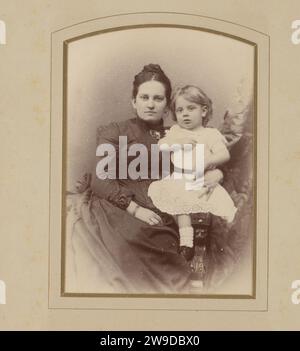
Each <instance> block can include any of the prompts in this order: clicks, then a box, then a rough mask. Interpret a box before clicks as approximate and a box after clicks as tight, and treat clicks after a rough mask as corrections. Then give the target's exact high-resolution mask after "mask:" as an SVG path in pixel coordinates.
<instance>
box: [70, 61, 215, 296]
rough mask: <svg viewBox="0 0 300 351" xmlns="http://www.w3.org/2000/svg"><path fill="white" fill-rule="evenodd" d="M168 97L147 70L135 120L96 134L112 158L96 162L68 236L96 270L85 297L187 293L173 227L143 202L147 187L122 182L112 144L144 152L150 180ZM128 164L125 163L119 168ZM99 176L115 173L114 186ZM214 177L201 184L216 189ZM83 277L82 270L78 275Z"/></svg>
mask: <svg viewBox="0 0 300 351" xmlns="http://www.w3.org/2000/svg"><path fill="white" fill-rule="evenodd" d="M170 96H171V83H170V80H169V79H168V77H167V76H166V75H165V73H164V72H163V71H162V69H161V68H160V66H158V65H153V64H149V65H147V66H145V67H144V69H143V70H142V71H141V72H140V73H138V74H137V75H136V76H135V79H134V82H133V92H132V105H133V108H134V110H135V112H136V117H135V118H132V119H129V120H127V121H123V122H118V123H111V124H110V125H108V126H103V127H100V128H99V129H98V134H97V146H99V145H110V146H113V149H114V150H115V151H116V153H115V157H112V158H110V161H109V162H108V163H107V165H106V166H107V167H106V168H105V167H102V168H101V167H100V166H101V164H102V165H103V164H104V163H105V161H106V160H107V158H106V160H104V158H105V157H107V155H105V156H104V154H102V156H98V157H97V159H96V164H95V168H94V169H95V170H96V172H94V175H93V179H92V193H91V196H90V197H89V198H88V199H87V201H86V202H85V203H84V204H83V205H82V206H81V208H80V219H79V221H78V222H77V223H76V226H77V227H76V228H75V231H74V233H73V244H74V242H75V244H76V242H77V244H78V243H79V242H80V245H81V247H82V246H84V249H85V250H86V249H88V254H89V255H90V257H91V258H92V259H93V262H92V264H91V265H90V267H93V269H95V267H97V272H96V274H95V275H93V276H94V277H95V279H97V286H98V287H99V289H100V291H93V292H101V293H106V292H107V293H111V292H113V293H179V292H180V293H182V292H188V283H189V278H190V273H191V267H190V265H189V263H188V262H187V261H186V260H185V259H184V258H183V257H182V256H180V255H179V254H178V227H177V225H176V223H175V222H174V220H173V218H172V217H171V216H169V215H166V214H163V213H161V212H160V211H159V210H157V209H156V208H155V207H154V206H153V204H152V201H151V199H150V198H149V197H148V196H147V191H148V187H149V185H150V183H151V182H152V180H151V179H142V178H143V177H142V176H140V177H139V178H138V179H134V180H133V179H130V177H129V178H128V179H123V178H126V177H124V174H121V170H120V167H118V165H119V162H122V160H120V159H119V155H121V154H122V151H124V150H121V148H120V143H119V141H120V139H119V137H126V138H127V139H126V141H127V145H128V147H130V146H132V145H136V144H139V145H144V146H145V147H146V149H147V151H148V171H149V174H150V173H151V162H150V160H151V145H153V144H156V143H157V140H158V139H159V138H160V137H162V136H163V135H164V127H163V118H164V116H165V115H166V113H167V112H168V106H169V103H170ZM98 154H100V153H98ZM134 158H135V157H130V156H128V158H127V164H126V166H128V165H129V164H130V163H131V162H132V161H133V159H134ZM101 161H103V162H104V163H101ZM99 162H100V163H99ZM107 169H109V170H113V173H114V172H115V174H116V177H115V178H116V179H101V178H104V177H103V175H104V173H106V172H107ZM96 173H97V174H96ZM220 177H221V175H220V173H218V170H215V171H211V174H207V177H206V184H207V185H208V186H209V185H210V184H211V183H217V182H218V180H219V178H220ZM111 178H114V177H111ZM87 194H90V193H89V192H87ZM77 267H78V264H77ZM89 273H91V272H89V269H88V268H87V270H86V274H87V275H88V274H89ZM91 274H92V273H91ZM81 291H84V288H83V287H82V286H81Z"/></svg>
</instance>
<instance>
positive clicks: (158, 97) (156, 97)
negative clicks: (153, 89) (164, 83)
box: [154, 96, 164, 101]
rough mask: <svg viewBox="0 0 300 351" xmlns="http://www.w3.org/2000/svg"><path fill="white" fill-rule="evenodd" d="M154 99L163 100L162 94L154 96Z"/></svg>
mask: <svg viewBox="0 0 300 351" xmlns="http://www.w3.org/2000/svg"><path fill="white" fill-rule="evenodd" d="M154 100H156V101H163V100H164V97H163V96H155V98H154Z"/></svg>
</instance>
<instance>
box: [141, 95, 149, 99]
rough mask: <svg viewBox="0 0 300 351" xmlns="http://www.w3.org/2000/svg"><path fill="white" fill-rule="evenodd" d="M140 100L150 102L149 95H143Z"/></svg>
mask: <svg viewBox="0 0 300 351" xmlns="http://www.w3.org/2000/svg"><path fill="white" fill-rule="evenodd" d="M140 98H141V99H142V100H148V95H141V96H140Z"/></svg>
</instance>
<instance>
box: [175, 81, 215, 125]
mask: <svg viewBox="0 0 300 351" xmlns="http://www.w3.org/2000/svg"><path fill="white" fill-rule="evenodd" d="M179 96H183V97H184V98H185V99H186V100H188V101H191V102H193V103H195V104H198V105H201V106H206V107H207V113H206V116H205V117H203V126H204V127H205V126H206V125H207V123H208V121H209V120H210V119H211V117H212V113H213V108H212V101H211V99H210V98H209V97H208V96H207V95H206V94H205V93H204V91H203V90H201V89H200V88H198V87H196V86H194V85H186V86H184V87H183V88H178V89H177V90H176V91H175V93H174V95H173V96H172V101H171V106H170V108H171V111H172V112H173V119H174V120H175V121H176V112H175V109H176V106H175V105H176V100H177V98H178V97H179Z"/></svg>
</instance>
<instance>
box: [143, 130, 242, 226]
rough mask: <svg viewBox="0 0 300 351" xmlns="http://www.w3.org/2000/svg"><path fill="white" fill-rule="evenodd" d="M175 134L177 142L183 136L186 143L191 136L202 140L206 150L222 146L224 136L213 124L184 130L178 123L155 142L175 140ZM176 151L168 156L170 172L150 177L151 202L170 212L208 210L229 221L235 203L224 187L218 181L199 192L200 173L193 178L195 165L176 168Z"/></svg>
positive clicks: (182, 138) (234, 208)
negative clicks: (164, 175)
mask: <svg viewBox="0 0 300 351" xmlns="http://www.w3.org/2000/svg"><path fill="white" fill-rule="evenodd" d="M179 138H180V144H182V140H185V139H186V140H187V142H186V144H189V140H191V139H192V140H195V142H196V143H197V144H204V147H205V148H206V150H207V151H208V152H211V153H212V154H214V153H216V152H219V151H221V150H222V149H223V148H226V139H225V138H224V137H223V136H222V134H221V133H220V132H219V131H218V130H217V129H215V128H204V127H198V128H196V129H193V130H188V129H184V128H181V127H180V126H178V125H174V126H172V127H171V128H170V130H169V132H168V133H167V135H166V137H164V138H162V139H161V140H160V141H159V144H160V146H162V145H163V144H169V145H172V144H176V140H179ZM162 150H163V148H162ZM176 152H178V151H175V152H174V155H173V157H172V162H173V164H174V172H173V173H172V174H171V176H169V177H165V178H163V179H162V180H159V181H154V182H152V183H151V184H150V186H149V189H148V195H149V196H150V197H151V199H152V202H153V204H154V206H155V207H157V208H158V209H159V210H161V211H162V212H166V213H169V214H171V215H181V214H190V213H198V212H210V213H212V214H214V215H217V216H221V217H223V218H224V219H226V220H227V221H228V222H231V221H233V219H234V215H235V212H236V207H235V206H234V203H233V201H232V199H231V197H230V196H229V194H228V193H227V191H226V190H225V189H224V188H223V187H222V186H221V185H220V184H217V185H216V186H215V188H214V189H213V190H212V192H210V193H209V195H208V194H204V195H203V187H202V184H203V177H202V179H201V178H199V179H196V180H194V179H195V177H194V176H193V173H194V174H195V172H194V171H195V169H191V170H190V171H187V170H186V169H185V170H182V169H179V168H178V164H176V162H175V160H176V157H175V153H176ZM180 165H181V164H180ZM180 175H182V176H181V179H176V177H177V178H178V176H179V177H180ZM191 176H192V177H191ZM174 178H175V179H174Z"/></svg>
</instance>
